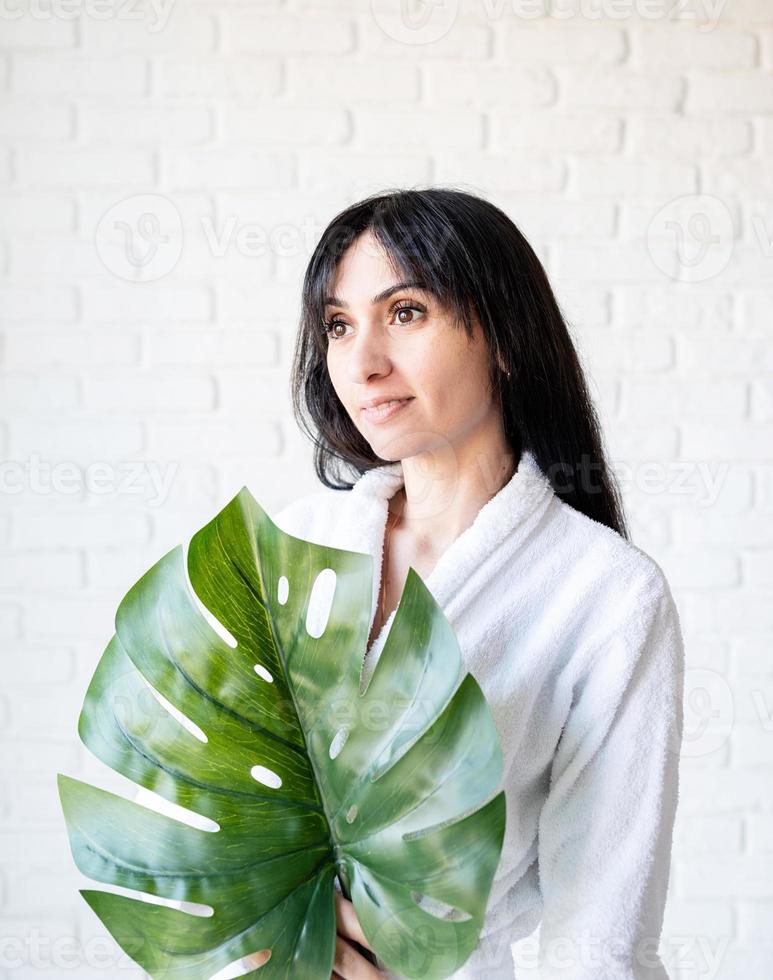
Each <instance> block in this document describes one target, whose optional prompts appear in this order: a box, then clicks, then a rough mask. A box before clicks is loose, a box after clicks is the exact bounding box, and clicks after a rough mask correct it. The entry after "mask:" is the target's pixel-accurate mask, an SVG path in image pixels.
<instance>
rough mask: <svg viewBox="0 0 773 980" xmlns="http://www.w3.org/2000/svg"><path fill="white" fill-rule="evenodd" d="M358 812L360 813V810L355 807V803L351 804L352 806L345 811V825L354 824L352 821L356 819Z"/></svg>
mask: <svg viewBox="0 0 773 980" xmlns="http://www.w3.org/2000/svg"><path fill="white" fill-rule="evenodd" d="M359 812H360V809H359V807H358V806H357V804H356V803H352V805H351V806H350V807H349V809H348V810H347V811H346V822H347V823H354V821H355V820H356V819H357V814H358V813H359Z"/></svg>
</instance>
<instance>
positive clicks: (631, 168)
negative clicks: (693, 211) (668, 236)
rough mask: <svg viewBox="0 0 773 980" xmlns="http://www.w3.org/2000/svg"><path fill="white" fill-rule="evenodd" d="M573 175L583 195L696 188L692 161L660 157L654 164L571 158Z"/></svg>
mask: <svg viewBox="0 0 773 980" xmlns="http://www.w3.org/2000/svg"><path fill="white" fill-rule="evenodd" d="M573 177H574V187H575V190H576V192H577V193H578V194H579V195H581V196H582V197H589V196H592V197H602V198H603V197H614V198H622V199H626V198H640V197H644V196H646V197H652V198H660V197H662V196H666V195H668V196H677V195H683V194H689V193H694V192H697V190H698V180H697V168H696V167H695V165H694V164H692V163H689V164H688V163H681V162H679V161H671V160H662V159H661V160H659V161H658V164H657V166H654V165H653V161H652V160H642V159H635V158H633V159H610V160H605V159H590V158H587V157H581V158H579V159H578V160H576V161H574V164H573ZM650 264H651V263H650ZM661 275H662V273H661Z"/></svg>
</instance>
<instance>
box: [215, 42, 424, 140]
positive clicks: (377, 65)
mask: <svg viewBox="0 0 773 980" xmlns="http://www.w3.org/2000/svg"><path fill="white" fill-rule="evenodd" d="M432 67H434V66H432ZM286 77H287V92H288V95H289V96H290V98H291V99H292V100H293V101H295V100H296V99H297V100H298V102H299V104H300V105H303V104H304V100H305V99H306V98H307V96H308V93H309V92H313V93H314V98H315V100H317V101H319V102H321V103H322V104H323V105H324V104H328V103H329V104H331V105H334V106H338V105H341V104H344V105H349V104H355V103H357V102H363V101H364V102H367V103H368V104H369V105H370V104H373V105H378V104H379V103H382V102H383V103H387V104H389V103H391V104H392V105H396V104H397V103H399V102H407V103H411V102H416V101H417V100H418V98H419V95H420V93H421V88H420V76H419V67H418V66H414V65H405V66H403V67H402V68H401V69H400V71H399V72H395V71H394V66H393V65H390V64H389V63H388V62H381V61H365V62H351V61H344V60H340V61H332V62H331V63H330V64H327V65H325V68H324V70H323V71H320V66H319V62H315V61H308V60H302V59H299V58H288V59H287V61H286ZM430 78H431V75H430ZM236 109H237V107H236V106H229V107H227V111H229V110H230V111H234V110H236ZM293 115H295V114H294V113H293ZM304 115H305V116H306V117H307V118H306V119H305V123H306V125H311V126H312V127H313V125H314V123H313V118H309V117H311V116H312V113H310V111H309V110H308V109H307V110H304ZM319 115H320V117H321V118H322V119H325V118H326V117H327V116H328V113H319ZM272 116H273V114H272ZM236 128H237V129H238V128H240V127H238V126H237V127H236ZM315 142H316V140H315Z"/></svg>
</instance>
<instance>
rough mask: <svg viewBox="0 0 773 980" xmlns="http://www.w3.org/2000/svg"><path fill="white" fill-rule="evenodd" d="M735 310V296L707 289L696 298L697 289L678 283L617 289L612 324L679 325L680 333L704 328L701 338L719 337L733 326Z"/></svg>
mask: <svg viewBox="0 0 773 980" xmlns="http://www.w3.org/2000/svg"><path fill="white" fill-rule="evenodd" d="M734 308H735V303H734V296H733V295H731V294H730V293H728V292H720V293H711V292H709V291H708V290H705V289H704V290H702V291H701V293H700V294H699V295H696V291H695V290H694V289H690V288H689V287H687V288H685V286H684V284H678V283H673V284H671V285H666V286H663V285H662V284H656V285H652V286H641V285H639V284H628V283H626V284H617V283H616V284H615V286H614V316H613V322H614V323H615V324H617V325H619V326H626V327H633V326H636V327H638V326H646V328H647V329H658V330H673V329H674V323H678V324H679V330H680V333H683V332H685V331H689V330H695V329H697V328H703V329H704V330H705V331H706V333H705V334H704V336H703V338H702V339H705V337H706V336H707V335H708V334H710V335H711V336H712V337H714V338H716V336H717V334H718V333H722V332H726V331H728V330H729V329H730V328H731V327H732V325H733V312H734ZM700 339H701V338H699V340H700ZM691 342H692V341H691ZM696 343H698V341H696Z"/></svg>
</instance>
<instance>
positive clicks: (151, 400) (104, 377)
mask: <svg viewBox="0 0 773 980" xmlns="http://www.w3.org/2000/svg"><path fill="white" fill-rule="evenodd" d="M83 400H84V404H85V405H86V407H87V408H88V409H89V410H90V411H93V412H97V413H102V412H143V413H147V412H161V413H167V412H172V413H178V412H196V411H203V410H206V409H210V408H214V405H215V389H214V385H213V382H212V379H211V378H209V377H207V376H206V375H196V374H191V375H180V374H178V373H177V372H169V371H167V372H163V373H162V372H153V373H152V374H144V373H143V374H140V373H138V372H131V373H127V372H121V373H113V374H112V375H111V374H108V373H107V372H105V371H103V372H100V374H99V375H98V376H93V377H90V378H86V379H85V386H84V399H83Z"/></svg>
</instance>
